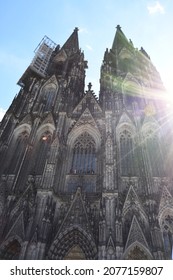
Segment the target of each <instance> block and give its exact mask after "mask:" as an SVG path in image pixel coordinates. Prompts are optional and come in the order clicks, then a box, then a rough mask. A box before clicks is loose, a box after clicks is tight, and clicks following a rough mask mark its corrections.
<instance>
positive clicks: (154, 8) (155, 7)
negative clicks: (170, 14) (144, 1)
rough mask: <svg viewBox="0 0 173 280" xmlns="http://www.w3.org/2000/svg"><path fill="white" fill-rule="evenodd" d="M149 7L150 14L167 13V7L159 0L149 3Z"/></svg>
mask: <svg viewBox="0 0 173 280" xmlns="http://www.w3.org/2000/svg"><path fill="white" fill-rule="evenodd" d="M147 9H148V12H149V14H150V15H154V14H165V8H164V7H163V6H162V5H161V4H160V3H159V1H156V2H155V3H154V4H150V5H148V6H147Z"/></svg>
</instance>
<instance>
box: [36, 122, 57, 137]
mask: <svg viewBox="0 0 173 280" xmlns="http://www.w3.org/2000/svg"><path fill="white" fill-rule="evenodd" d="M54 130H55V126H54V125H53V124H51V123H46V124H43V125H41V126H40V127H39V128H38V130H37V137H36V138H37V140H39V139H40V138H41V136H42V135H43V134H44V133H45V132H46V131H48V132H49V133H50V134H51V135H53V132H54Z"/></svg>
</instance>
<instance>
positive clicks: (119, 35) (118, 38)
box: [112, 25, 130, 52]
mask: <svg viewBox="0 0 173 280" xmlns="http://www.w3.org/2000/svg"><path fill="white" fill-rule="evenodd" d="M116 29H117V31H116V34H115V38H114V41H113V44H112V51H113V52H115V50H116V49H117V50H118V51H119V50H120V49H121V48H122V47H123V46H124V45H127V43H128V45H130V43H129V41H128V39H127V38H126V36H125V35H124V33H123V31H122V30H121V26H120V25H117V27H116Z"/></svg>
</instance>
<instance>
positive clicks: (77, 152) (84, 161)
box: [71, 131, 96, 174]
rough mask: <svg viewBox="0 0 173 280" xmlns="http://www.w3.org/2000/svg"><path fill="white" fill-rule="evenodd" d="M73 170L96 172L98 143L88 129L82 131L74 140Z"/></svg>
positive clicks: (75, 171)
mask: <svg viewBox="0 0 173 280" xmlns="http://www.w3.org/2000/svg"><path fill="white" fill-rule="evenodd" d="M71 170H73V172H74V173H82V174H94V173H95V172H96V143H95V140H94V138H93V137H92V136H91V135H90V134H89V133H88V132H86V131H85V132H84V133H81V134H80V135H79V136H78V137H77V138H76V140H75V142H74V145H73V156H72V164H71Z"/></svg>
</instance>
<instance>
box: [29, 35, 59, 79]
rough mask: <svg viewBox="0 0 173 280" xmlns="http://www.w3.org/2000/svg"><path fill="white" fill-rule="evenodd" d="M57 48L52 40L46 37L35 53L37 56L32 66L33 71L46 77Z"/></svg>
mask: <svg viewBox="0 0 173 280" xmlns="http://www.w3.org/2000/svg"><path fill="white" fill-rule="evenodd" d="M55 48H56V44H55V43H54V42H53V41H52V40H51V39H50V38H48V37H47V36H44V38H43V39H42V40H41V42H40V43H39V45H38V46H37V48H36V49H35V51H34V52H35V56H34V58H33V60H32V62H31V65H30V67H31V69H32V70H33V71H35V72H37V73H38V74H40V75H41V76H43V77H45V76H46V70H47V67H48V64H49V60H50V57H51V55H52V52H53V51H54V49H55Z"/></svg>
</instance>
